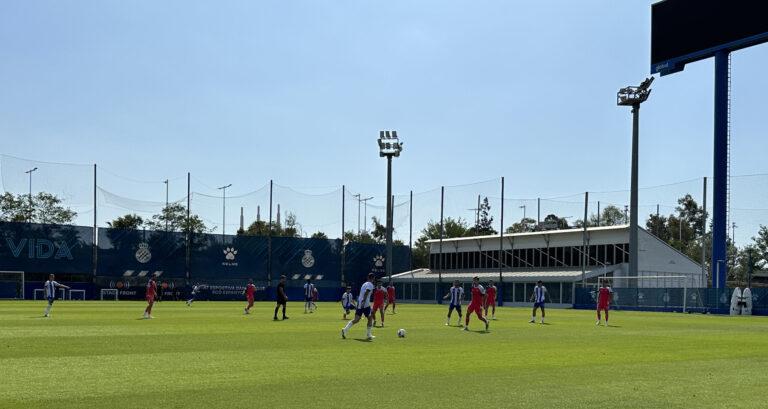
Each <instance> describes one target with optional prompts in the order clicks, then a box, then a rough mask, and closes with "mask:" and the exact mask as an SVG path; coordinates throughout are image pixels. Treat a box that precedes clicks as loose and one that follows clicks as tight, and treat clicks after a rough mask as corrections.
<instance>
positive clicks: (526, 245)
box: [392, 225, 707, 306]
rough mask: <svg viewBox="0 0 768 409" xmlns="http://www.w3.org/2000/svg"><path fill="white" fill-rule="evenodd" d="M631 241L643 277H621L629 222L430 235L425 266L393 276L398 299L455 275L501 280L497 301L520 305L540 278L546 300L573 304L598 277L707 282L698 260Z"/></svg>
mask: <svg viewBox="0 0 768 409" xmlns="http://www.w3.org/2000/svg"><path fill="white" fill-rule="evenodd" d="M638 239H639V240H638V241H639V252H638V258H639V260H638V275H639V276H643V277H646V278H640V279H629V278H624V279H622V278H621V277H626V276H627V275H628V271H629V264H628V263H629V226H627V225H621V226H608V227H591V228H588V229H587V230H586V232H585V231H584V230H583V229H569V230H549V231H537V232H528V233H514V234H505V235H504V236H503V238H501V237H500V236H499V235H493V236H477V237H460V238H452V239H443V240H442V244H441V242H440V240H430V241H428V243H429V246H430V261H429V265H430V268H426V269H417V270H413V271H408V272H404V273H400V274H396V275H393V276H392V279H393V281H394V282H395V283H396V285H397V286H398V287H399V288H398V290H399V291H398V293H399V295H398V297H399V298H402V299H405V300H409V299H410V300H422V301H430V300H435V299H436V297H437V296H438V295H439V296H442V295H443V294H437V293H438V292H440V293H441V292H443V291H445V290H446V289H447V286H448V285H450V283H452V282H453V281H454V280H459V281H460V282H462V283H463V284H464V285H469V283H470V282H471V280H472V277H474V276H478V277H480V280H481V282H482V283H486V282H488V281H490V280H493V281H495V282H496V283H499V282H500V281H503V286H502V287H503V293H504V294H503V296H504V302H505V303H509V302H511V303H513V304H523V303H527V301H528V299H529V298H530V295H531V293H532V291H533V286H534V285H535V283H536V281H538V280H541V281H542V282H544V285H545V286H546V287H547V290H548V292H549V296H550V299H551V300H552V303H553V304H555V305H557V304H561V305H563V306H566V305H570V304H572V303H573V294H574V291H575V288H576V287H577V286H581V285H582V283H583V282H586V283H587V285H588V286H594V285H596V284H597V281H598V277H612V278H611V281H612V285H613V286H614V287H646V288H649V287H652V288H659V287H661V288H680V287H687V288H700V287H706V283H707V280H706V273H705V272H704V271H703V269H702V267H701V265H700V264H699V263H697V262H695V261H693V260H691V259H690V258H688V257H687V256H685V255H684V254H682V253H681V252H679V251H678V250H676V249H674V248H672V247H670V246H669V245H668V244H667V243H665V242H663V241H661V240H660V239H658V238H657V237H656V236H654V235H652V234H650V233H648V232H647V231H645V230H643V229H639V232H638ZM500 249H502V251H500ZM585 249H586V251H585ZM500 253H501V255H500ZM584 255H586V257H584ZM585 259H586V262H584V261H585ZM440 282H441V283H443V286H442V287H439V286H438V283H440ZM497 286H498V284H497Z"/></svg>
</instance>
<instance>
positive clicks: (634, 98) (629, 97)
mask: <svg viewBox="0 0 768 409" xmlns="http://www.w3.org/2000/svg"><path fill="white" fill-rule="evenodd" d="M652 82H653V77H648V78H646V79H645V81H643V82H641V83H640V85H638V86H636V87H634V86H630V87H625V88H622V89H620V90H619V92H618V94H616V105H619V106H631V107H632V176H631V183H630V185H631V186H630V194H629V219H630V220H629V275H630V276H632V277H636V276H637V254H638V251H637V244H638V243H637V229H638V227H637V173H638V169H637V162H638V153H637V150H638V145H639V142H638V139H639V135H638V133H639V120H640V104H642V103H643V102H645V101H646V100H647V99H648V97H649V96H650V95H651V83H652Z"/></svg>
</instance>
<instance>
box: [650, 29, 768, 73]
mask: <svg viewBox="0 0 768 409" xmlns="http://www.w3.org/2000/svg"><path fill="white" fill-rule="evenodd" d="M766 41H768V33H763V34H757V35H754V36H750V37H746V38H743V39H741V40H737V41H731V42H730V43H725V44H722V45H719V46H717V47H711V48H707V49H705V50H701V51H697V52H695V53H690V54H686V55H684V56H682V57H677V58H672V59H669V60H666V61H663V62H660V63H657V64H651V74H661V75H662V76H664V75H668V74H673V73H676V72H680V71H682V70H683V68H685V64H688V63H691V62H694V61H698V60H703V59H705V58H709V57H712V56H715V55H716V54H717V53H719V52H731V51H736V50H740V49H742V48H747V47H751V46H753V45H757V44H760V43H763V42H766Z"/></svg>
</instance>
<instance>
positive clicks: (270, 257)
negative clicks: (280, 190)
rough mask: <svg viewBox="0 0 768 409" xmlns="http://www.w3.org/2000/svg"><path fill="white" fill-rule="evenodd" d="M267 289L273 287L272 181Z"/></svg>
mask: <svg viewBox="0 0 768 409" xmlns="http://www.w3.org/2000/svg"><path fill="white" fill-rule="evenodd" d="M267 287H272V179H270V180H269V226H268V228H267Z"/></svg>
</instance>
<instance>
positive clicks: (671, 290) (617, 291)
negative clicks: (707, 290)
mask: <svg viewBox="0 0 768 409" xmlns="http://www.w3.org/2000/svg"><path fill="white" fill-rule="evenodd" d="M691 282H692V278H691V276H686V275H643V276H618V277H598V287H601V286H602V285H603V284H605V285H606V286H608V287H610V288H611V290H612V291H613V301H612V302H611V307H613V308H617V309H622V308H624V309H633V308H638V309H643V310H648V309H658V310H660V311H682V312H686V311H687V310H689V309H690V308H691V307H694V308H695V307H698V306H699V304H700V303H701V302H702V300H701V294H698V292H699V291H698V289H697V288H691ZM592 297H593V299H595V300H596V299H597V289H595V290H594V291H592Z"/></svg>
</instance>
